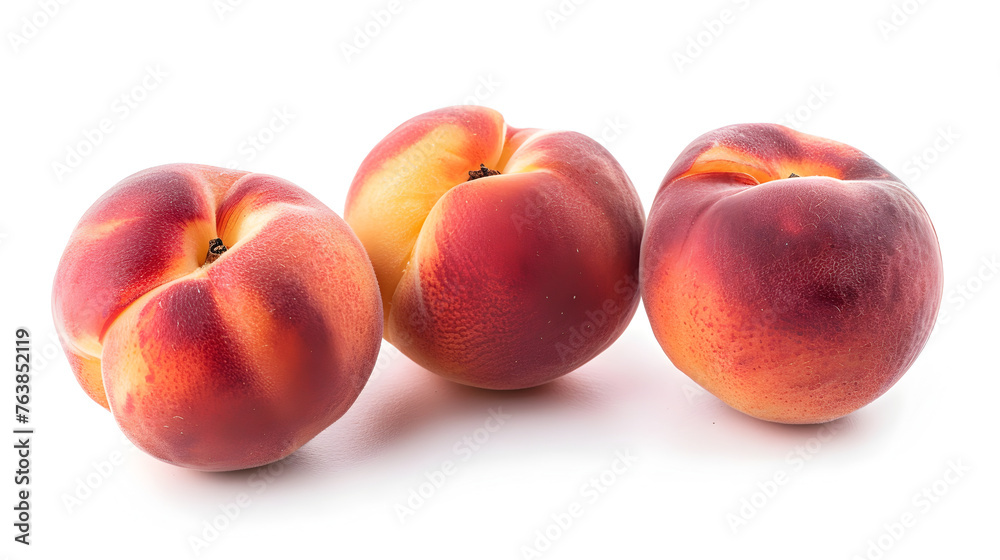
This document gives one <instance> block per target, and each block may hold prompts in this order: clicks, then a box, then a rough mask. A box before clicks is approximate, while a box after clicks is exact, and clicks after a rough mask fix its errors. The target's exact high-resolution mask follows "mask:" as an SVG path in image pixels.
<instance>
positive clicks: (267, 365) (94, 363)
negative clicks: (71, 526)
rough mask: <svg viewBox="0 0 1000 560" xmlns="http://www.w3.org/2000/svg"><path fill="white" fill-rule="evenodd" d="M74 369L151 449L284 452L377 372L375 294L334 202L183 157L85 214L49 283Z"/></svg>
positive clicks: (342, 407) (237, 459)
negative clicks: (332, 206)
mask: <svg viewBox="0 0 1000 560" xmlns="http://www.w3.org/2000/svg"><path fill="white" fill-rule="evenodd" d="M52 308H53V315H54V319H55V324H56V328H57V331H58V333H59V337H60V339H61V341H62V344H63V347H64V349H65V351H66V354H67V356H68V357H69V361H70V364H71V366H72V369H73V372H74V373H75V374H76V377H77V380H78V381H79V382H80V385H81V386H82V387H83V389H84V390H85V391H86V392H87V394H88V395H90V397H91V398H92V399H94V400H95V401H97V403H99V404H100V405H102V406H104V407H105V408H108V409H109V410H110V411H111V413H112V414H113V415H114V418H115V421H116V422H117V423H118V425H119V426H120V427H121V429H122V430H123V431H124V432H125V434H126V435H127V436H128V438H129V439H130V440H132V442H134V443H135V444H136V445H137V446H138V447H139V448H141V449H142V450H144V451H146V452H147V453H149V454H150V455H153V456H154V457H156V458H158V459H161V460H163V461H166V462H168V463H173V464H175V465H180V466H184V467H190V468H194V469H200V470H210V471H215V470H235V469H244V468H249V467H255V466H259V465H263V464H266V463H270V462H272V461H276V460H278V459H281V458H283V457H285V456H287V455H288V454H290V453H292V452H293V451H295V450H296V449H298V448H299V447H300V446H302V445H303V444H304V443H305V442H307V441H309V440H310V439H311V438H312V437H313V436H315V435H316V434H318V433H319V432H320V431H322V430H323V429H325V428H326V427H327V426H329V425H330V424H332V423H333V422H334V421H335V420H337V419H338V418H339V417H340V416H341V415H343V414H344V412H345V411H346V410H347V408H348V407H349V406H350V405H351V404H352V403H353V402H354V400H355V399H356V398H357V396H358V394H359V393H360V391H361V389H362V387H363V386H364V385H365V383H366V381H367V379H368V376H369V375H370V373H371V371H372V369H373V367H374V364H375V359H376V356H377V354H378V350H379V345H380V343H381V337H382V302H381V298H379V295H378V286H377V284H376V279H375V274H374V271H373V270H372V268H371V264H370V261H369V260H368V256H367V254H366V253H365V251H364V248H363V247H362V246H361V243H360V242H359V241H358V239H357V238H356V237H355V236H354V234H353V233H352V232H351V230H350V229H349V228H348V226H347V224H346V223H345V222H344V221H343V220H342V219H341V218H340V217H339V216H337V215H336V214H335V213H334V212H333V211H332V210H330V209H329V208H327V207H326V206H325V205H323V203H321V202H320V201H319V200H317V199H316V198H314V197H312V196H311V195H309V194H308V193H306V192H305V191H304V190H302V189H301V188H299V187H297V186H295V185H293V184H291V183H289V182H287V181H284V180H282V179H278V178H276V177H271V176H268V175H260V174H254V173H247V172H243V171H230V170H227V169H220V168H216V167H209V166H203V165H188V164H176V165H165V166H161V167H154V168H152V169H147V170H145V171H142V172H139V173H137V174H135V175H132V176H131V177H128V178H126V179H125V180H123V181H122V182H120V183H118V184H117V185H116V186H114V187H113V188H112V189H111V190H110V191H108V192H107V193H106V194H105V195H104V196H102V197H101V198H100V199H99V200H98V201H97V202H96V203H95V204H94V205H93V206H92V207H91V208H90V209H89V210H88V211H87V212H86V214H84V216H83V218H82V219H81V220H80V223H79V224H78V225H77V227H76V229H75V230H74V232H73V234H72V236H71V237H70V240H69V244H68V246H67V247H66V250H65V252H64V253H63V256H62V260H61V261H60V263H59V268H58V271H57V273H56V278H55V283H54V286H53V294H52Z"/></svg>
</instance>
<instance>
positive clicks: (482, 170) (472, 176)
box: [469, 163, 500, 181]
mask: <svg viewBox="0 0 1000 560" xmlns="http://www.w3.org/2000/svg"><path fill="white" fill-rule="evenodd" d="M499 174H500V172H499V171H494V170H492V169H490V168H489V167H486V165H484V164H482V163H480V164H479V169H477V170H475V171H469V181H475V180H476V179H482V178H483V177H489V176H490V175H499Z"/></svg>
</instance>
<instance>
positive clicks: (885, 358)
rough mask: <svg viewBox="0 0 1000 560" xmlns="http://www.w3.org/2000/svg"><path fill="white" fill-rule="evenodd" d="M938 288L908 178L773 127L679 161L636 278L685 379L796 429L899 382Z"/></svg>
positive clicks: (735, 132) (933, 238) (921, 340)
mask: <svg viewBox="0 0 1000 560" xmlns="http://www.w3.org/2000/svg"><path fill="white" fill-rule="evenodd" d="M792 174H795V175H798V177H791V176H792ZM942 276H943V273H942V266H941V253H940V248H939V246H938V241H937V235H936V233H935V231H934V227H933V225H932V224H931V221H930V218H929V217H928V215H927V212H926V211H925V210H924V208H923V206H921V204H920V202H919V201H918V200H917V198H916V197H915V196H914V195H913V194H912V193H911V192H910V191H909V190H908V189H907V188H906V186H905V185H904V184H903V183H902V182H901V181H900V180H899V179H898V178H896V177H895V176H893V175H892V174H891V173H890V172H889V171H887V170H886V169H884V168H883V167H882V166H881V165H879V164H878V163H876V162H875V161H874V160H872V159H871V158H870V157H868V156H867V155H865V154H864V153H862V152H860V151H858V150H856V149H854V148H851V147H850V146H847V145H844V144H840V143H837V142H833V141H831V140H826V139H823V138H818V137H815V136H809V135H806V134H802V133H799V132H796V131H793V130H791V129H788V128H785V127H781V126H778V125H764V124H755V125H736V126H731V127H726V128H722V129H719V130H716V131H714V132H710V133H708V134H706V135H704V136H702V137H701V138H699V139H697V140H695V141H694V142H693V143H692V144H691V145H690V146H688V148H687V149H686V150H685V151H684V152H683V153H682V154H681V156H680V157H679V158H678V159H677V161H676V162H675V163H674V165H673V167H672V168H671V169H670V171H669V172H668V173H667V176H666V178H665V179H664V180H663V183H662V185H661V186H660V190H659V191H658V193H657V196H656V199H655V200H654V202H653V207H652V209H651V211H650V215H649V223H648V225H647V228H646V232H645V238H644V240H643V247H642V269H641V273H640V277H641V285H642V296H643V301H644V305H645V306H646V311H647V314H648V315H649V319H650V322H651V324H652V326H653V331H654V333H655V334H656V338H657V340H658V341H659V342H660V345H661V346H662V347H663V349H664V351H665V352H666V353H667V356H668V357H669V358H670V359H671V361H672V362H673V363H674V365H676V366H677V368H678V369H680V370H681V371H683V372H684V373H686V374H687V375H688V376H690V377H691V378H692V379H693V380H694V381H696V382H697V383H698V384H700V385H701V386H702V387H704V388H706V389H707V390H708V391H710V392H711V393H713V394H714V395H716V396H717V397H719V398H720V399H722V400H723V401H725V402H726V403H728V404H729V405H730V406H732V407H733V408H736V409H737V410H741V411H743V412H745V413H747V414H749V415H751V416H755V417H757V418H761V419H764V420H770V421H775V422H783V423H796V424H799V423H818V422H826V421H829V420H833V419H836V418H839V417H841V416H844V415H846V414H849V413H850V412H852V411H854V410H857V409H858V408H860V407H862V406H864V405H866V404H868V403H870V402H871V401H873V400H874V399H876V398H877V397H878V396H880V395H882V394H883V393H884V392H885V391H887V390H888V389H889V388H890V387H891V386H892V385H893V384H894V383H896V381H898V380H899V378H900V377H901V376H902V375H903V373H905V372H906V370H907V369H908V368H909V367H910V365H911V364H912V363H913V361H914V360H915V359H916V357H917V355H918V354H919V352H920V350H921V349H922V348H923V346H924V344H925V342H926V341H927V338H928V336H929V335H930V332H931V329H932V327H933V325H934V321H935V318H936V316H937V312H938V307H939V304H940V300H941V293H942Z"/></svg>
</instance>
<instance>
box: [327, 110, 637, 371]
mask: <svg viewBox="0 0 1000 560" xmlns="http://www.w3.org/2000/svg"><path fill="white" fill-rule="evenodd" d="M344 217H345V219H346V220H347V222H348V223H349V224H350V225H351V227H352V228H353V229H354V231H355V232H356V233H357V235H358V237H359V238H360V239H361V242H362V243H363V244H364V246H365V248H366V249H367V250H368V254H369V256H370V257H371V260H372V264H373V266H374V268H375V274H376V276H377V277H378V281H379V287H380V289H381V294H382V303H383V309H384V312H385V338H386V340H388V341H389V342H391V343H392V344H393V345H395V346H397V347H398V348H399V349H400V350H401V351H402V352H403V353H405V354H406V355H407V356H409V357H410V358H412V359H413V360H415V361H416V362H417V363H419V364H421V365H423V366H424V367H426V368H427V369H429V370H431V371H433V372H435V373H438V374H440V375H442V376H444V377H446V378H448V379H452V380H454V381H458V382H460V383H464V384H468V385H473V386H477V387H484V388H492V389H518V388H524V387H531V386H535V385H540V384H542V383H545V382H548V381H550V380H552V379H555V378H557V377H559V376H561V375H564V374H566V373H568V372H570V371H572V370H574V369H576V368H577V367H579V366H580V365H582V364H584V363H586V362H587V361H588V360H590V359H591V358H593V357H594V356H596V355H597V354H598V353H600V352H601V351H603V350H604V349H605V348H606V347H607V346H609V345H610V344H611V343H612V342H613V341H614V340H615V339H616V338H618V336H619V335H620V334H621V333H622V331H623V330H624V329H625V327H626V326H627V325H628V323H629V320H630V319H631V318H632V316H633V314H634V312H635V310H636V308H637V306H638V301H639V294H638V287H637V286H638V283H637V274H638V264H639V248H640V244H641V240H642V230H643V224H644V216H643V211H642V206H641V204H640V202H639V197H638V195H637V193H636V191H635V188H634V187H633V186H632V183H631V181H630V180H629V178H628V176H627V175H626V174H625V172H624V170H622V168H621V166H620V165H619V164H618V162H617V161H616V160H615V159H614V157H613V156H612V155H611V154H610V153H609V152H608V151H607V150H605V149H604V148H603V147H602V146H601V145H600V144H598V143H597V142H595V141H594V140H592V139H590V138H588V137H586V136H583V135H581V134H577V133H573V132H555V131H542V130H536V129H517V128H513V127H510V126H508V125H507V124H506V122H504V119H503V117H502V116H501V115H500V114H499V113H497V112H496V111H493V110H490V109H486V108H482V107H472V106H467V107H450V108H446V109H441V110H437V111H433V112H430V113H426V114H424V115H420V116H418V117H416V118H413V119H411V120H409V121H407V122H406V123H404V124H403V125H401V126H400V127H398V128H397V129H396V130H394V131H392V132H391V133H390V134H389V135H388V136H386V137H385V139H383V140H382V141H381V142H380V143H379V144H378V145H377V146H375V148H374V149H373V150H372V151H371V153H370V154H369V155H368V157H366V158H365V160H364V162H363V163H362V164H361V167H360V169H359V170H358V172H357V175H356V176H355V178H354V181H353V183H352V184H351V189H350V192H349V195H348V198H347V204H346V209H345V212H344Z"/></svg>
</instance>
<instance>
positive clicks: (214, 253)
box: [205, 237, 229, 264]
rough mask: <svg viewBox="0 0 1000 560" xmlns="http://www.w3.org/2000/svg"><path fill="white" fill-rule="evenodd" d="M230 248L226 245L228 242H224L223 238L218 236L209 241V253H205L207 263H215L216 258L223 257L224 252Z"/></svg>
mask: <svg viewBox="0 0 1000 560" xmlns="http://www.w3.org/2000/svg"><path fill="white" fill-rule="evenodd" d="M228 250H229V247H226V244H225V243H223V242H222V239H220V238H218V237H216V238H215V239H213V240H211V241H209V242H208V254H207V255H205V264H212V263H214V262H215V259H217V258H219V257H221V256H222V253H225V252H226V251H228Z"/></svg>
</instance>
